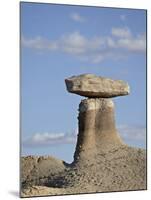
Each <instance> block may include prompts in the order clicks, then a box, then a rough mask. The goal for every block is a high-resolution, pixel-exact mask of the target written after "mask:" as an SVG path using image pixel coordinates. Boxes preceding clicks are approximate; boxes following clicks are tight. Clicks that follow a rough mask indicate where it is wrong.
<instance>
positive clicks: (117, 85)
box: [65, 74, 130, 98]
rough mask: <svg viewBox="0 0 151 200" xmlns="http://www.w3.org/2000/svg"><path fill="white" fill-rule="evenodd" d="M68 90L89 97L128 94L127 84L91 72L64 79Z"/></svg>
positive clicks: (109, 96)
mask: <svg viewBox="0 0 151 200" xmlns="http://www.w3.org/2000/svg"><path fill="white" fill-rule="evenodd" d="M65 83H66V87H67V90H68V92H70V93H75V94H78V95H81V96H85V97H90V98H111V97H116V96H123V95H128V94H129V93H130V89H129V85H128V84H127V83H126V82H124V81H122V80H112V79H109V78H104V77H101V76H96V75H93V74H82V75H79V76H72V77H70V78H67V79H65Z"/></svg>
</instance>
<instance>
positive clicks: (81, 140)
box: [65, 74, 129, 163]
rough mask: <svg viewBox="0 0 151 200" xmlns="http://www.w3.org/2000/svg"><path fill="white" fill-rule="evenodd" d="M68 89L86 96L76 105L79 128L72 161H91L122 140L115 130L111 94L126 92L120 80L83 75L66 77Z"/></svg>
mask: <svg viewBox="0 0 151 200" xmlns="http://www.w3.org/2000/svg"><path fill="white" fill-rule="evenodd" d="M65 81H66V85H67V90H68V91H69V92H71V93H76V94H80V95H81V96H85V97H88V98H86V99H84V100H82V101H81V103H80V105H79V116H78V120H79V129H78V138H77V145H76V151H75V154H74V163H77V162H82V163H83V162H87V161H88V162H89V163H91V162H93V163H95V161H96V160H97V155H98V154H102V153H107V152H109V151H111V150H113V149H115V148H118V147H119V145H123V142H122V140H121V139H120V136H119V134H118V132H117V130H116V125H115V117H114V103H113V101H112V99H110V97H115V96H120V95H121V96H122V95H126V94H128V93H129V87H128V85H127V84H126V83H124V82H123V81H114V80H111V79H106V78H102V77H97V76H95V75H91V74H86V75H80V76H74V77H71V78H69V79H66V80H65Z"/></svg>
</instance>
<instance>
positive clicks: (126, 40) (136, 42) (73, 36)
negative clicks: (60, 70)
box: [22, 27, 146, 63]
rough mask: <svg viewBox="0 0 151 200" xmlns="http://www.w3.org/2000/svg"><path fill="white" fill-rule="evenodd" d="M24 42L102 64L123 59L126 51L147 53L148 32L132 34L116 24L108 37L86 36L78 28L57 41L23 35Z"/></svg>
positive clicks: (41, 48)
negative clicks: (102, 62) (106, 60)
mask: <svg viewBox="0 0 151 200" xmlns="http://www.w3.org/2000/svg"><path fill="white" fill-rule="evenodd" d="M22 45H23V47H26V48H32V49H35V50H40V51H42V50H47V51H60V52H63V53H66V54H70V55H73V56H76V57H77V58H78V59H80V60H83V61H87V62H91V63H100V62H101V61H103V60H105V59H108V58H110V59H119V58H122V57H123V56H126V55H127V53H144V52H145V50H146V38H145V34H138V35H133V34H132V32H131V31H130V29H128V28H127V27H123V28H119V27H113V28H112V29H111V32H110V34H109V35H107V36H100V35H99V36H92V37H86V36H85V35H82V34H81V33H80V32H78V31H75V32H72V33H70V34H64V35H62V36H60V38H58V39H56V40H48V39H45V38H42V37H35V38H32V39H28V38H25V37H22Z"/></svg>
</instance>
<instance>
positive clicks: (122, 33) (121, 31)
mask: <svg viewBox="0 0 151 200" xmlns="http://www.w3.org/2000/svg"><path fill="white" fill-rule="evenodd" d="M111 32H112V35H113V36H115V37H120V38H130V37H131V35H132V34H131V31H130V29H129V28H127V27H124V28H118V27H113V28H112V31H111Z"/></svg>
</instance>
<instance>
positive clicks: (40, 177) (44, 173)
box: [21, 156, 66, 187]
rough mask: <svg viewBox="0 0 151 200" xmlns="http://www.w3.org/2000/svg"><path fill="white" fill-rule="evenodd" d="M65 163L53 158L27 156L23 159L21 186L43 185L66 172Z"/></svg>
mask: <svg viewBox="0 0 151 200" xmlns="http://www.w3.org/2000/svg"><path fill="white" fill-rule="evenodd" d="M65 168H66V166H65V162H63V161H62V160H58V159H56V158H53V157H51V156H27V157H22V158H21V184H22V187H25V186H26V185H36V184H38V185H39V184H43V182H45V183H46V181H48V179H49V181H50V180H51V179H52V178H53V177H54V176H56V175H57V174H59V173H60V172H62V171H64V170H65Z"/></svg>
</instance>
